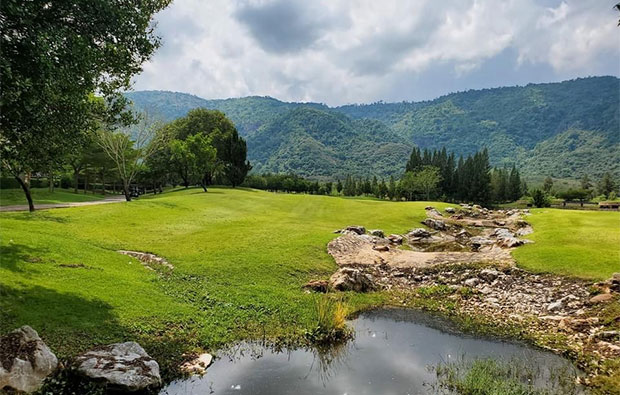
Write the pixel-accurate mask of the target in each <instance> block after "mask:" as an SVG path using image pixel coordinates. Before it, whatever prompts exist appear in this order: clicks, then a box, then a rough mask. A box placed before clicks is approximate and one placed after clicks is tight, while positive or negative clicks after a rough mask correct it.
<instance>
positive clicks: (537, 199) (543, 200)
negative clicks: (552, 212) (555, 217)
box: [532, 189, 551, 207]
mask: <svg viewBox="0 0 620 395" xmlns="http://www.w3.org/2000/svg"><path fill="white" fill-rule="evenodd" d="M532 203H534V206H536V207H549V206H550V205H551V202H550V201H549V196H547V194H546V193H545V192H544V191H543V190H542V189H534V190H533V191H532Z"/></svg>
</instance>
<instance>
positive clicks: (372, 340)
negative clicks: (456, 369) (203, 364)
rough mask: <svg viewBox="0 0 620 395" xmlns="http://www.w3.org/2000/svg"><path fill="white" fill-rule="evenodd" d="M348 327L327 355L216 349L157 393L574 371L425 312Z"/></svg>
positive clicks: (424, 388) (352, 392)
mask: <svg viewBox="0 0 620 395" xmlns="http://www.w3.org/2000/svg"><path fill="white" fill-rule="evenodd" d="M350 325H352V326H353V327H354V329H355V339H354V340H352V341H351V342H349V343H347V344H346V345H342V346H340V347H336V348H333V349H331V350H330V351H328V352H322V353H319V352H317V351H316V350H305V349H296V350H288V351H282V352H276V351H274V350H271V349H269V348H264V347H261V346H260V345H255V344H254V345H252V344H240V345H238V346H237V347H235V348H231V349H230V350H226V351H220V352H218V357H219V359H217V360H216V361H215V362H214V363H213V364H212V365H211V366H210V367H209V369H208V372H207V374H206V375H205V376H203V377H193V378H189V379H185V380H178V381H174V382H172V383H171V384H169V385H168V386H167V387H166V388H164V389H163V390H162V392H161V394H162V395H163V394H167V395H177V394H218V395H219V394H230V395H244V394H257V395H261V394H264V395H277V394H291V395H310V394H340V395H342V394H348V395H364V394H368V395H371V394H372V395H375V394H384V395H391V394H394V395H396V394H429V393H433V392H435V390H434V389H433V387H432V384H433V383H435V381H436V375H435V373H434V371H433V370H432V369H429V367H432V366H436V365H437V364H439V363H444V362H448V361H463V360H469V359H474V358H481V357H482V358H484V357H492V358H497V359H503V360H514V359H517V360H521V361H522V362H523V363H524V364H525V365H526V366H528V367H531V368H533V369H535V370H536V371H537V372H538V373H539V375H538V380H539V381H540V382H541V383H543V382H545V381H547V380H548V378H549V377H551V376H553V375H554V374H556V373H557V372H559V371H563V372H567V371H569V372H573V373H575V372H576V371H575V369H574V368H573V367H572V365H571V364H570V363H569V362H568V361H567V360H565V359H563V358H561V357H559V356H557V355H554V354H551V353H549V352H545V351H541V350H539V349H535V348H532V347H529V346H527V345H525V344H521V343H515V342H504V341H498V340H494V339H489V338H484V337H476V336H469V335H466V334H463V333H460V332H458V331H457V330H456V328H455V327H454V326H453V325H452V324H451V323H450V322H449V321H448V320H445V319H442V318H439V317H435V316H432V315H429V314H427V313H423V312H418V311H412V310H401V309H382V310H375V311H371V312H367V313H364V314H362V315H361V316H360V317H359V318H357V319H355V320H353V321H351V323H350Z"/></svg>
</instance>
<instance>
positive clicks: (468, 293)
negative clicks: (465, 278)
mask: <svg viewBox="0 0 620 395" xmlns="http://www.w3.org/2000/svg"><path fill="white" fill-rule="evenodd" d="M457 292H458V294H459V295H461V297H462V298H463V299H469V298H471V297H472V296H474V295H475V294H476V292H475V291H474V289H473V288H471V287H459V289H458V290H457Z"/></svg>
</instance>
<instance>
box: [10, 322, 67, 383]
mask: <svg viewBox="0 0 620 395" xmlns="http://www.w3.org/2000/svg"><path fill="white" fill-rule="evenodd" d="M0 362H1V365H0V390H1V389H10V390H13V391H21V392H27V393H30V392H34V391H36V390H38V389H39V388H40V387H41V385H42V384H43V381H44V380H45V378H46V377H47V376H49V375H50V374H51V373H53V372H54V371H55V370H56V368H57V367H58V358H56V355H54V353H52V351H51V350H50V349H49V347H47V345H46V344H45V343H43V340H41V338H40V337H39V334H38V333H37V332H36V331H35V330H34V329H32V328H31V327H29V326H27V325H25V326H22V327H21V328H19V329H16V330H14V331H13V332H11V333H9V334H7V335H6V336H3V337H2V338H0Z"/></svg>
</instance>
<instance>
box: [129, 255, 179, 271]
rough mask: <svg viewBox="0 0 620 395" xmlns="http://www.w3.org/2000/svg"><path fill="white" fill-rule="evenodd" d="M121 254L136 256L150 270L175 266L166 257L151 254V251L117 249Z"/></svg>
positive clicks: (171, 268)
mask: <svg viewBox="0 0 620 395" xmlns="http://www.w3.org/2000/svg"><path fill="white" fill-rule="evenodd" d="M117 252H118V253H120V254H123V255H128V256H130V257H133V258H136V259H137V260H139V261H140V263H141V264H142V265H143V266H144V267H146V268H147V269H149V270H158V269H162V268H165V269H169V270H173V269H174V266H172V264H170V263H169V262H168V261H167V260H166V259H165V258H162V257H160V256H157V255H155V254H151V253H150V252H140V251H126V250H120V251H117Z"/></svg>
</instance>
